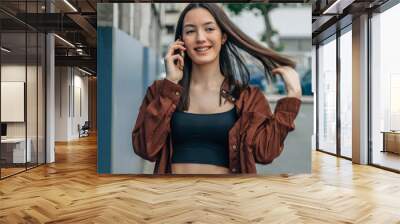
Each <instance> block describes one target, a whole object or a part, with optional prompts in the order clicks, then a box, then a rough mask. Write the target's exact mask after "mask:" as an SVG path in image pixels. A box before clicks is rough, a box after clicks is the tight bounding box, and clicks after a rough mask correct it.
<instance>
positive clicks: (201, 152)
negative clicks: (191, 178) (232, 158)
mask: <svg viewBox="0 0 400 224" xmlns="http://www.w3.org/2000/svg"><path fill="white" fill-rule="evenodd" d="M236 119H237V117H236V108H235V107H234V108H232V109H231V110H229V111H226V112H222V113H215V114H193V113H187V112H181V111H175V112H174V114H173V116H172V118H171V133H172V144H173V148H174V151H173V154H172V163H202V164H213V165H218V166H225V167H229V151H228V149H229V145H228V144H229V142H228V137H229V130H230V129H231V128H232V126H233V125H234V124H235V122H236Z"/></svg>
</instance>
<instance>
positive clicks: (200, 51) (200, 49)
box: [194, 46, 212, 55]
mask: <svg viewBox="0 0 400 224" xmlns="http://www.w3.org/2000/svg"><path fill="white" fill-rule="evenodd" d="M211 48H212V46H202V47H196V48H194V51H195V52H196V53H197V54H198V55H206V54H207V53H208V52H209V50H210V49H211Z"/></svg>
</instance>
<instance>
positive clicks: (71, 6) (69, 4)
mask: <svg viewBox="0 0 400 224" xmlns="http://www.w3.org/2000/svg"><path fill="white" fill-rule="evenodd" d="M64 2H65V4H67V5H68V6H69V7H70V8H71V9H72V10H74V12H78V10H77V9H76V8H75V7H74V6H73V5H72V4H71V3H69V1H68V0H64Z"/></svg>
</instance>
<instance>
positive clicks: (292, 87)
mask: <svg viewBox="0 0 400 224" xmlns="http://www.w3.org/2000/svg"><path fill="white" fill-rule="evenodd" d="M272 74H279V75H281V77H282V78H283V81H284V82H285V87H286V92H287V94H288V97H296V98H298V99H300V98H301V86H300V79H299V74H298V73H297V72H296V71H295V70H294V69H293V68H292V67H290V66H281V67H277V68H275V69H273V70H272Z"/></svg>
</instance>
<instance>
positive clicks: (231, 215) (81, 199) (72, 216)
mask: <svg viewBox="0 0 400 224" xmlns="http://www.w3.org/2000/svg"><path fill="white" fill-rule="evenodd" d="M96 150H97V149H96V138H95V137H93V136H92V137H88V138H82V139H81V140H79V141H74V142H69V143H57V145H56V163H53V164H48V165H44V166H40V167H38V168H35V169H32V170H29V171H27V172H25V173H21V174H18V175H16V176H12V177H10V178H7V179H5V180H2V181H0V223H307V224H308V223H373V224H377V223H379V224H380V223H384V224H386V223H400V175H399V174H396V173H392V172H388V171H384V170H381V169H378V168H375V167H370V166H361V165H355V164H352V163H351V162H350V161H348V160H344V159H338V158H335V157H333V156H330V155H327V154H324V153H321V152H313V164H312V165H313V173H312V174H303V175H280V176H264V177H251V176H240V177H226V176H225V177H218V176H215V177H208V176H207V177H204V176H197V177H175V176H169V177H157V178H154V177H151V176H134V175H116V176H112V175H98V174H97V173H96Z"/></svg>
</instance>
